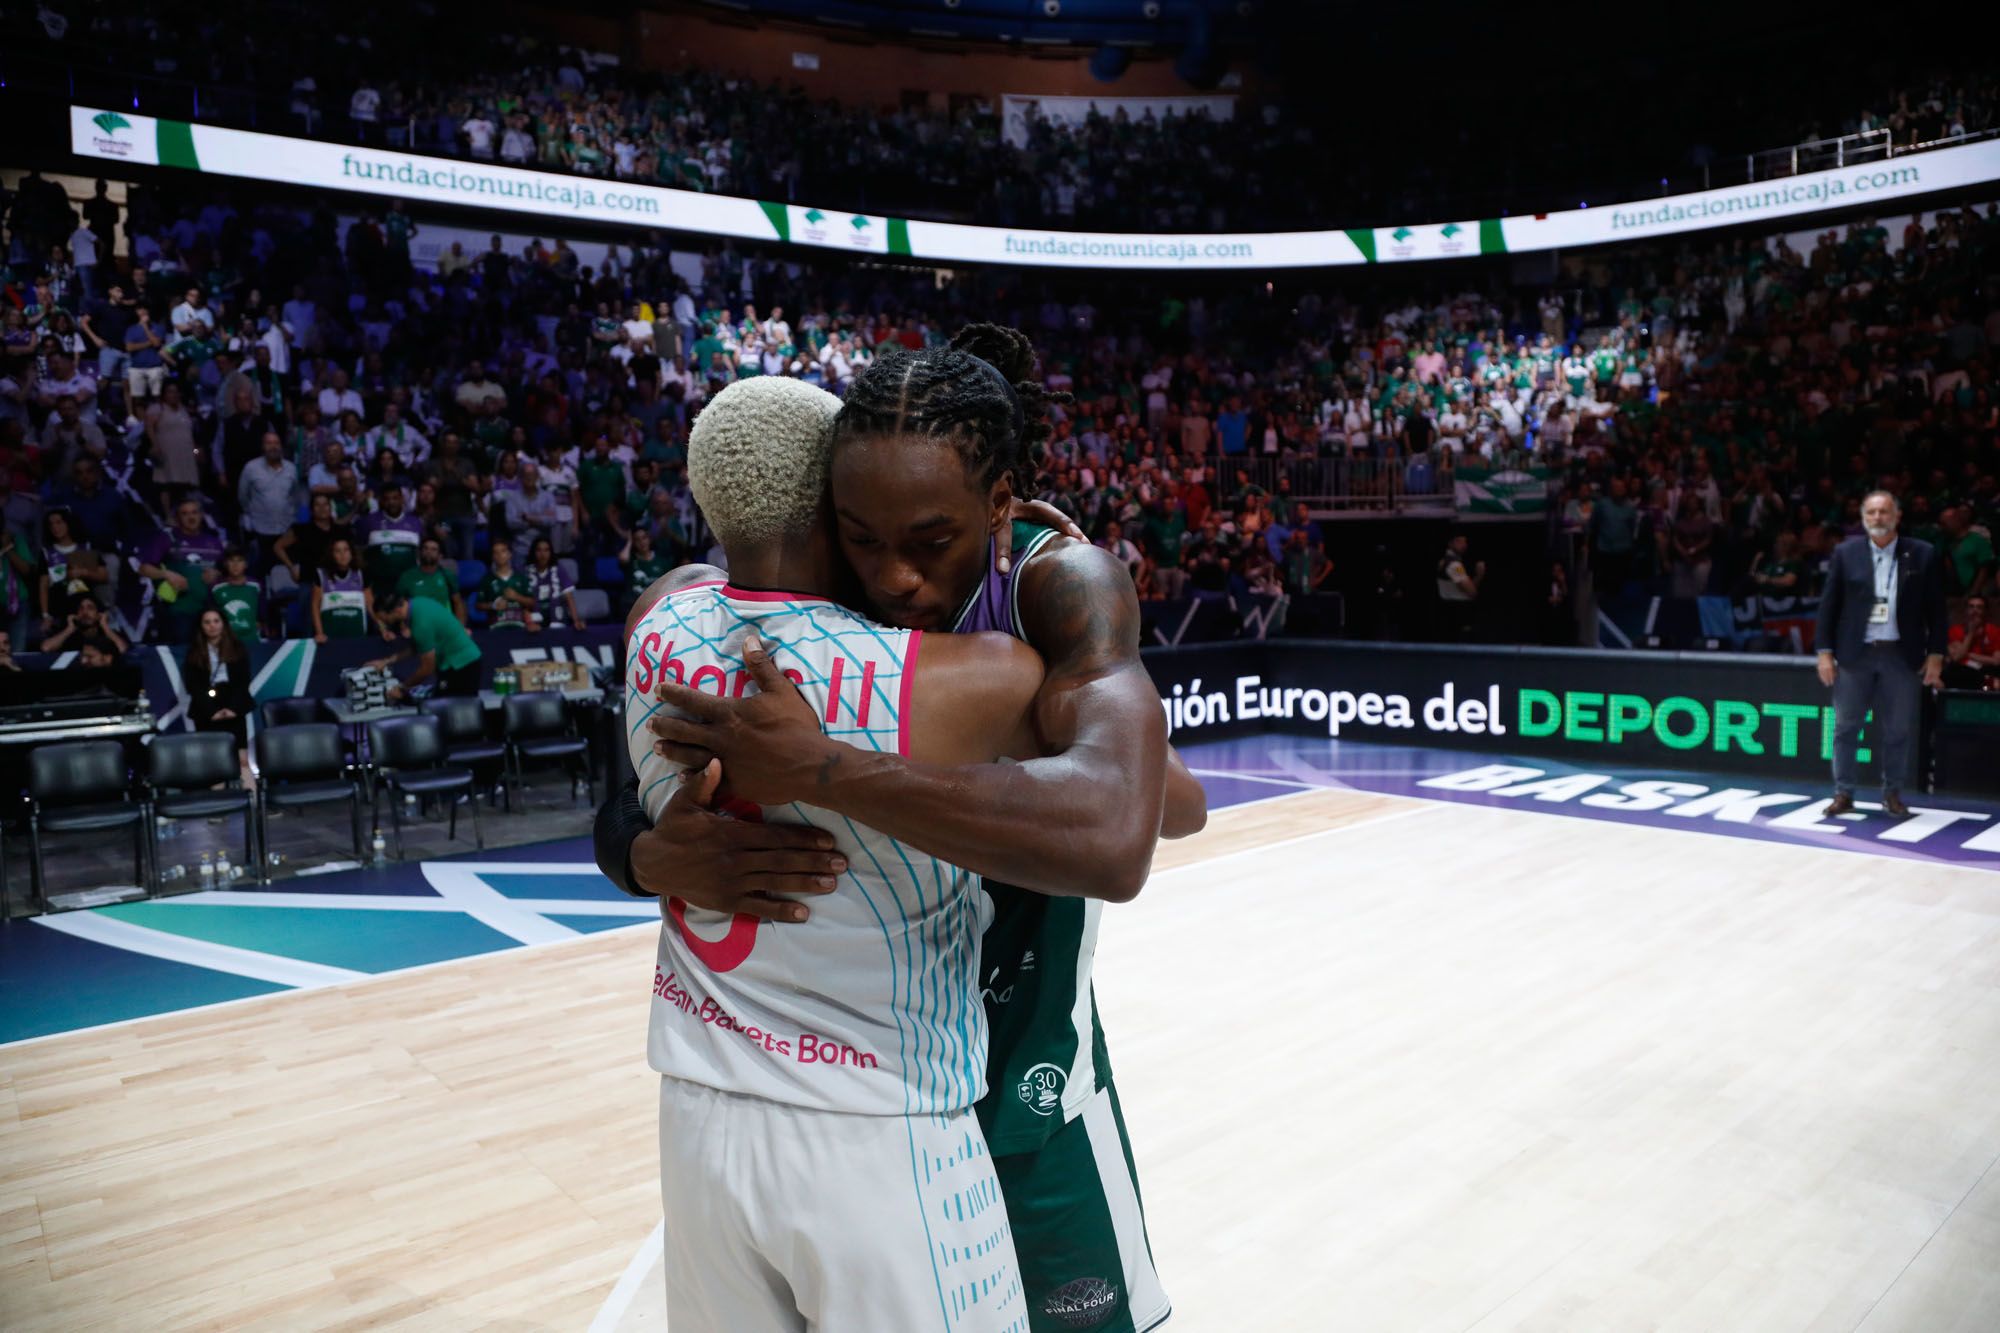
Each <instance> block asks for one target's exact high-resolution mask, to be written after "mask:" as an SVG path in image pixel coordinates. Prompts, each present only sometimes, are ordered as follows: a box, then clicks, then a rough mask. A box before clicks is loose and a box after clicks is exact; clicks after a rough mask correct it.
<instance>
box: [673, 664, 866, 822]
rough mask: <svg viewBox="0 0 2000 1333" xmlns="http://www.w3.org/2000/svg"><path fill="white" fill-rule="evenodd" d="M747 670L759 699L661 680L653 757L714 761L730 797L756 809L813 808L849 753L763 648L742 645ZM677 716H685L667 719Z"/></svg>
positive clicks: (695, 763)
mask: <svg viewBox="0 0 2000 1333" xmlns="http://www.w3.org/2000/svg"><path fill="white" fill-rule="evenodd" d="M743 665H744V667H745V668H746V669H747V670H748V671H749V672H750V678H751V680H752V681H754V682H755V683H756V686H757V693H755V694H751V695H746V696H744V697H743V698H740V699H723V698H718V697H717V696H715V695H713V694H705V693H703V692H701V691H699V690H691V689H688V688H687V687H686V686H683V685H676V684H674V683H673V682H672V681H662V682H661V683H660V686H659V688H658V690H657V692H656V695H655V697H657V698H658V699H659V700H660V702H661V703H664V704H666V705H667V708H663V709H661V710H659V711H658V712H656V713H654V714H653V719H652V721H651V722H649V723H647V726H649V727H650V728H651V729H652V732H653V736H654V738H655V739H654V742H653V749H654V750H655V752H657V753H659V754H661V755H664V756H665V757H667V758H668V759H671V760H673V761H674V762H675V763H678V764H682V765H684V766H686V767H688V768H700V767H701V766H703V765H704V764H706V763H707V762H708V760H709V759H710V758H711V757H713V758H716V759H720V760H721V761H722V766H723V770H724V771H725V772H727V773H728V774H729V790H730V794H731V795H732V796H737V797H741V798H742V799H743V800H746V801H754V802H755V803H757V804H758V805H785V804H788V803H790V802H792V801H810V800H811V799H812V796H813V793H814V790H815V788H816V787H817V786H818V785H819V784H820V783H821V782H822V781H823V780H825V779H826V778H827V777H829V776H830V775H831V770H830V768H829V767H828V766H829V765H831V766H833V767H837V766H838V763H839V756H840V752H841V751H843V750H845V749H847V748H848V747H846V746H843V745H840V744H839V743H837V742H834V741H830V740H828V739H827V738H826V736H825V735H823V734H822V733H821V731H820V726H819V717H818V716H817V715H816V714H815V713H814V712H813V709H812V705H811V704H808V703H807V702H806V700H805V696H803V695H801V694H800V693H799V691H798V687H797V686H795V685H793V684H792V682H791V681H790V680H788V679H786V678H785V675H784V673H783V672H782V671H780V670H779V669H778V667H777V664H776V663H774V662H772V660H771V654H770V653H769V652H768V651H767V650H766V649H765V647H764V644H763V641H762V640H760V639H759V638H758V637H757V636H756V635H755V634H752V635H750V636H748V637H747V638H745V639H744V641H743ZM667 709H674V710H676V711H677V712H678V713H679V714H682V715H683V716H670V715H669V714H668V711H667Z"/></svg>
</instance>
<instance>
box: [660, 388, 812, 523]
mask: <svg viewBox="0 0 2000 1333" xmlns="http://www.w3.org/2000/svg"><path fill="white" fill-rule="evenodd" d="M839 411H840V400H839V399H838V398H836V397H834V396H833V395H832V394H830V393H828V392H827V391H826V390H824V389H821V388H817V387H815V386H814V385H811V384H807V383H806V382H805V381H803V380H794V379H783V378H780V377H778V376H775V375H758V376H755V377H753V378H751V379H747V380H738V381H736V383H734V384H732V385H730V386H729V387H728V388H726V389H724V390H723V391H722V392H721V393H718V394H717V395H715V397H714V398H712V399H710V400H709V403H708V406H706V407H704V408H702V410H701V415H700V416H698V417H696V418H695V421H694V429H693V430H692V431H691V432H689V434H688V486H689V488H690V489H691V490H693V492H694V498H695V503H697V504H699V505H700V506H701V511H702V514H703V515H704V516H705V517H706V518H707V519H708V523H709V526H710V527H712V528H714V529H715V535H716V536H717V537H718V538H720V539H721V541H722V545H723V547H724V548H725V549H735V548H738V547H741V546H755V545H759V544H762V543H766V542H773V541H781V540H784V539H785V538H787V537H791V536H794V535H796V534H798V533H799V532H801V531H803V530H805V529H807V528H809V527H810V526H811V525H812V524H813V523H815V522H817V521H818V517H819V506H820V502H821V500H822V499H823V498H824V497H825V495H826V470H827V455H828V452H829V448H830V446H831V444H832V440H833V419H834V416H835V414H836V413H838V412H839Z"/></svg>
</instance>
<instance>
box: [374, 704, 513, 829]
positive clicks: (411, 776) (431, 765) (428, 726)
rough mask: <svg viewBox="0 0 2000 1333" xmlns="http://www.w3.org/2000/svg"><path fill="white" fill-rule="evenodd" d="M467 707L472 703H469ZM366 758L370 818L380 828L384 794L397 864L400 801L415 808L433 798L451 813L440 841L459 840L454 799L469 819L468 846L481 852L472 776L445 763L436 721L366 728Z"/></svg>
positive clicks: (407, 720)
mask: <svg viewBox="0 0 2000 1333" xmlns="http://www.w3.org/2000/svg"><path fill="white" fill-rule="evenodd" d="M467 702H473V701H471V700H468V701H467ZM368 753H369V755H370V756H371V758H372V760H373V762H374V764H375V776H376V784H375V802H374V809H373V810H372V811H371V814H372V815H373V817H374V820H375V823H376V824H377V825H378V826H379V825H380V823H381V819H382V814H381V810H382V804H381V794H382V791H383V790H384V789H385V788H386V789H387V790H388V793H389V821H390V824H391V826H392V827H393V828H394V829H395V831H396V859H397V860H398V861H400V860H402V859H403V797H405V796H415V797H416V798H417V800H418V802H419V803H420V808H421V803H422V802H425V801H428V800H429V799H430V798H432V797H437V798H438V799H439V800H441V801H443V802H444V804H445V808H446V810H447V811H449V813H450V822H449V824H448V825H447V826H446V830H445V836H446V837H449V838H452V839H456V838H457V837H458V798H459V797H460V796H463V797H464V798H465V804H466V806H467V807H468V808H469V809H470V811H471V813H472V843H473V846H475V847H478V848H481V849H484V848H485V846H486V839H485V838H484V836H482V835H481V833H480V831H479V802H478V800H477V799H475V797H474V794H473V783H472V770H471V769H470V768H461V767H457V766H454V765H450V764H447V763H446V762H445V757H446V756H445V744H444V729H443V728H442V727H441V726H439V725H438V720H437V718H435V717H432V716H429V715H426V714H419V715H418V716H416V717H392V718H387V719H385V720H383V721H381V722H370V723H369V724H368Z"/></svg>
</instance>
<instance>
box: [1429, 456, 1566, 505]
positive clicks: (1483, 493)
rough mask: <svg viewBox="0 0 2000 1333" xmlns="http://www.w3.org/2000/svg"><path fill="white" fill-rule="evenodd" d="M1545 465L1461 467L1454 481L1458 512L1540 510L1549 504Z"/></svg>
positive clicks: (1551, 474)
mask: <svg viewBox="0 0 2000 1333" xmlns="http://www.w3.org/2000/svg"><path fill="white" fill-rule="evenodd" d="M1553 475H1554V473H1553V472H1551V471H1550V469H1548V468H1545V467H1531V468H1526V469H1512V468H1509V469H1503V470H1501V471H1498V472H1489V471H1486V470H1485V469H1483V468H1477V469H1475V468H1460V469H1459V470H1458V474H1457V477H1456V479H1455V481H1454V482H1453V490H1454V492H1455V494H1454V499H1455V501H1456V503H1457V507H1458V512H1459V513H1461V514H1541V513H1546V512H1547V511H1548V507H1549V478H1550V477H1551V476H1553Z"/></svg>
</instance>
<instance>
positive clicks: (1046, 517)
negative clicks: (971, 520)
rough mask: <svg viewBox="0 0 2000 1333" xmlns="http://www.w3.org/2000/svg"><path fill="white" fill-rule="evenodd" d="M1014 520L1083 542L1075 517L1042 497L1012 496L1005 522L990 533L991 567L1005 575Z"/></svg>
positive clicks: (1010, 559)
mask: <svg viewBox="0 0 2000 1333" xmlns="http://www.w3.org/2000/svg"><path fill="white" fill-rule="evenodd" d="M1016 523H1038V524H1040V525H1041V526H1042V527H1045V528H1054V529H1055V530H1056V531H1057V532H1058V533H1060V534H1062V535H1063V536H1065V537H1067V538H1069V539H1070V540H1071V541H1077V542H1087V541H1089V540H1090V538H1088V537H1086V536H1084V535H1083V529H1082V528H1080V527H1078V526H1077V525H1076V520H1075V519H1073V518H1071V517H1070V516H1069V515H1068V514H1065V513H1064V512H1063V511H1062V510H1060V509H1058V508H1056V507H1055V506H1054V505H1052V504H1050V503H1049V502H1048V501H1046V500H1023V499H1021V498H1020V497H1019V496H1016V497H1014V499H1012V500H1010V501H1009V502H1008V504H1007V521H1006V522H1005V523H1002V524H1001V525H1000V530H999V531H998V532H996V533H994V534H993V568H994V569H995V570H996V571H997V572H999V573H1002V574H1005V573H1006V572H1007V570H1008V567H1009V566H1010V565H1012V564H1013V561H1014V525H1015V524H1016Z"/></svg>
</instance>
